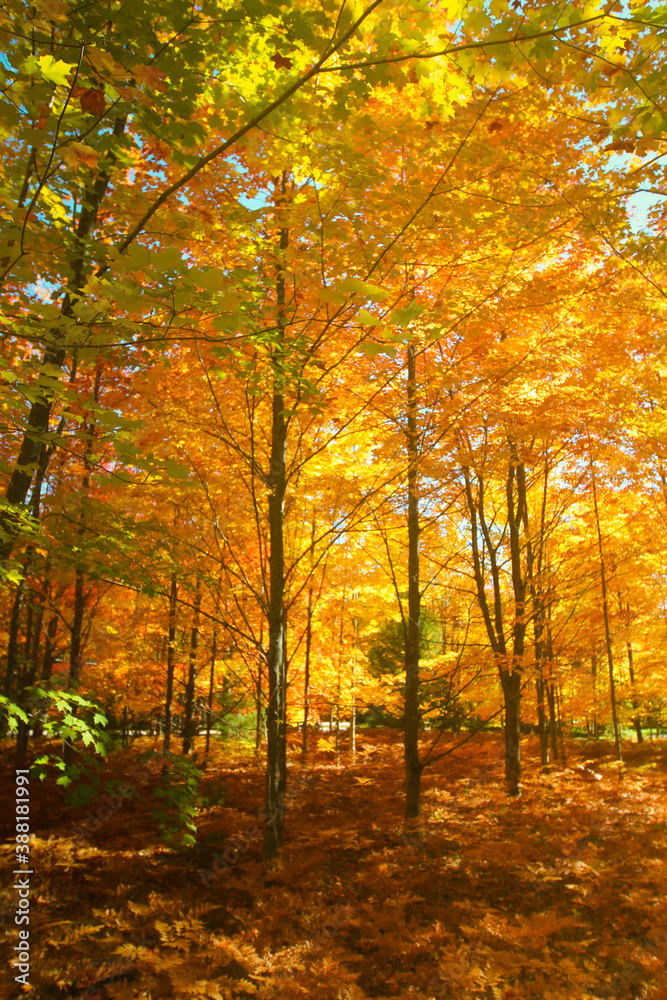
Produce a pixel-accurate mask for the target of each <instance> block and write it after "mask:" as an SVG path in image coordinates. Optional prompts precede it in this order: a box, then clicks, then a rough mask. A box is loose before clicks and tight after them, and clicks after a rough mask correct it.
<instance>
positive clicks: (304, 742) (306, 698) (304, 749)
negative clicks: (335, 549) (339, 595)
mask: <svg viewBox="0 0 667 1000" xmlns="http://www.w3.org/2000/svg"><path fill="white" fill-rule="evenodd" d="M306 615H307V617H306V663H305V670H304V679H303V733H302V736H301V753H302V755H303V759H304V761H305V760H306V758H307V756H308V717H309V714H310V647H311V643H312V639H313V587H312V585H310V586H309V587H308V610H307V612H306Z"/></svg>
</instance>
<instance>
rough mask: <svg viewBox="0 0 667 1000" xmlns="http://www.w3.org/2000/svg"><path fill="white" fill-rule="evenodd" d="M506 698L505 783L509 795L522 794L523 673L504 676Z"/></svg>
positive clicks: (503, 683) (514, 672) (516, 672)
mask: <svg viewBox="0 0 667 1000" xmlns="http://www.w3.org/2000/svg"><path fill="white" fill-rule="evenodd" d="M502 685H503V695H504V699H505V784H506V787H507V793H508V795H515V796H516V795H520V794H521V712H520V706H521V674H520V673H519V672H518V671H516V670H515V671H513V672H512V673H509V672H506V673H505V674H504V676H503V681H502Z"/></svg>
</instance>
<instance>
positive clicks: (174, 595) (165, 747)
mask: <svg viewBox="0 0 667 1000" xmlns="http://www.w3.org/2000/svg"><path fill="white" fill-rule="evenodd" d="M177 601H178V582H177V580H176V574H175V573H172V574H171V589H170V591H169V625H168V628H169V635H168V639H167V690H166V693H165V699H164V740H163V743H162V753H163V754H166V753H168V752H169V744H170V742H171V726H172V715H171V705H172V701H173V698H174V660H175V652H176V607H177Z"/></svg>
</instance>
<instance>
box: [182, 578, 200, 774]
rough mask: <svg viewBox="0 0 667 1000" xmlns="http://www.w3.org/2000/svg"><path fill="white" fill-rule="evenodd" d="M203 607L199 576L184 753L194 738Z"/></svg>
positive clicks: (184, 730) (186, 701) (192, 638)
mask: <svg viewBox="0 0 667 1000" xmlns="http://www.w3.org/2000/svg"><path fill="white" fill-rule="evenodd" d="M200 607H201V581H200V580H199V578H197V586H196V588H195V599H194V607H193V612H192V630H191V632H190V658H189V662H188V680H187V684H186V685H185V718H184V721H183V755H184V756H186V755H187V754H189V753H190V751H191V750H192V743H193V740H194V730H195V719H194V707H195V683H196V680H197V647H198V645H199V609H200Z"/></svg>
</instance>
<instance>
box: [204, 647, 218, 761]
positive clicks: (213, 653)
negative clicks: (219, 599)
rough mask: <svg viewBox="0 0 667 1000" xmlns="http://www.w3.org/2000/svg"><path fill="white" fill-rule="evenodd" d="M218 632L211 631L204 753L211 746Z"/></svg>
mask: <svg viewBox="0 0 667 1000" xmlns="http://www.w3.org/2000/svg"><path fill="white" fill-rule="evenodd" d="M217 643H218V630H217V629H213V645H212V647H211V675H210V677H209V682H208V712H207V713H206V753H208V751H209V747H210V745H211V722H212V719H213V685H214V682H215V656H216V652H217Z"/></svg>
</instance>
